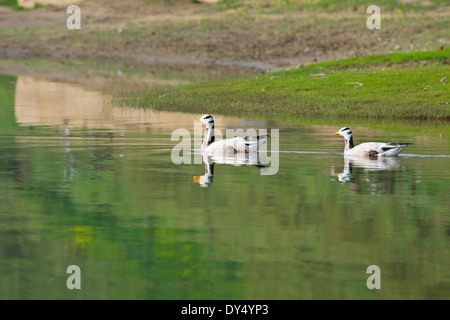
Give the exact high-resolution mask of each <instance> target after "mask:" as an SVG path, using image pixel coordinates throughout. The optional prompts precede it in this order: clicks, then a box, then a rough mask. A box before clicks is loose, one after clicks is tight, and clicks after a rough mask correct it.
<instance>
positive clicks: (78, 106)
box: [15, 76, 237, 129]
mask: <svg viewBox="0 0 450 320" xmlns="http://www.w3.org/2000/svg"><path fill="white" fill-rule="evenodd" d="M15 101H16V103H15V115H16V119H17V122H18V123H19V124H20V125H22V126H37V125H46V126H63V125H66V126H68V127H83V128H102V129H126V128H136V127H139V128H148V127H151V128H158V129H160V128H162V129H164V128H165V129H174V128H192V127H193V119H195V117H196V115H189V114H184V113H179V112H158V111H153V110H151V109H144V108H131V107H130V108H128V107H127V108H123V107H116V106H113V105H112V104H111V97H110V96H107V95H104V94H102V93H101V92H98V91H92V90H87V89H84V88H83V87H81V86H78V85H74V84H68V83H60V82H51V81H48V80H42V79H34V78H29V77H23V76H21V77H19V78H18V80H17V85H16V90H15ZM220 120H221V123H223V125H231V124H234V125H235V124H236V122H237V121H236V119H232V118H222V119H220Z"/></svg>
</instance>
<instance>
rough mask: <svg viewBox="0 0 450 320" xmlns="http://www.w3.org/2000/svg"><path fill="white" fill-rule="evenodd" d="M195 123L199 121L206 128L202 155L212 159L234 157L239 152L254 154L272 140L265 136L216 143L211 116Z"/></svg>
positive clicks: (237, 138) (206, 116) (206, 115)
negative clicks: (204, 154)
mask: <svg viewBox="0 0 450 320" xmlns="http://www.w3.org/2000/svg"><path fill="white" fill-rule="evenodd" d="M195 121H199V122H201V123H203V124H204V125H205V126H206V133H205V139H204V140H203V144H202V153H206V154H207V155H209V156H212V157H227V156H233V155H235V154H237V153H239V152H243V153H248V152H254V151H257V150H258V149H259V147H260V146H261V145H262V144H264V143H266V142H267V140H268V139H270V137H269V136H268V135H264V136H257V137H251V138H248V137H246V138H244V137H235V138H231V139H225V140H220V141H215V136H214V119H213V117H212V116H211V115H209V114H205V115H203V116H202V117H201V118H200V119H198V120H195Z"/></svg>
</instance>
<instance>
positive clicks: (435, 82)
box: [126, 49, 450, 123]
mask: <svg viewBox="0 0 450 320" xmlns="http://www.w3.org/2000/svg"><path fill="white" fill-rule="evenodd" d="M449 57H450V50H449V49H445V50H441V51H433V52H416V53H407V54H405V53H398V54H390V55H378V56H369V57H357V58H352V59H344V60H338V61H327V62H322V63H316V64H312V65H309V66H306V67H301V68H297V69H294V70H288V71H280V72H274V73H268V74H264V75H260V76H252V77H247V78H243V79H239V80H231V81H226V82H223V81H222V82H213V83H198V84H191V85H184V86H178V87H163V88H154V89H151V90H149V91H146V92H144V93H143V94H140V95H137V96H135V97H132V98H129V100H128V101H126V103H127V104H131V105H133V106H138V107H143V108H154V109H157V110H177V111H183V112H195V113H211V114H230V115H240V116H246V115H251V116H252V117H253V116H254V117H264V118H268V119H280V118H284V119H286V118H287V119H299V118H302V119H304V120H306V121H310V122H311V121H312V122H316V123H321V122H324V121H325V122H326V123H330V121H333V122H335V121H343V120H345V121H373V122H377V121H380V120H383V119H385V120H406V121H421V120H427V121H433V122H444V123H446V122H447V121H449V120H450V105H449V102H450V90H449V89H450V84H448V82H447V81H445V78H448V79H450V77H449V75H450V67H449Z"/></svg>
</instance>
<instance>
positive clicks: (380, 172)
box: [332, 156, 405, 194]
mask: <svg viewBox="0 0 450 320" xmlns="http://www.w3.org/2000/svg"><path fill="white" fill-rule="evenodd" d="M404 168H405V166H404V164H403V163H402V160H401V159H400V158H398V157H378V158H373V159H372V158H369V157H361V156H344V169H343V171H342V172H340V173H335V172H334V168H332V175H333V176H335V177H337V180H338V181H340V182H343V183H350V185H351V191H352V192H353V193H362V188H363V187H367V188H368V190H367V191H368V192H369V193H371V194H377V193H391V192H390V191H389V190H387V189H386V188H385V187H384V186H389V188H391V189H392V188H393V186H394V185H395V180H396V174H395V172H396V171H400V170H404ZM391 191H392V190H391Z"/></svg>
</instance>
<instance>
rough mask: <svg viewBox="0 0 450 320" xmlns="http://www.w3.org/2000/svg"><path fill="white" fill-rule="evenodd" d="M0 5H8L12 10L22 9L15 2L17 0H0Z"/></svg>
mask: <svg viewBox="0 0 450 320" xmlns="http://www.w3.org/2000/svg"><path fill="white" fill-rule="evenodd" d="M0 6H3V7H10V8H12V9H14V10H20V9H22V7H21V6H19V3H18V2H17V0H0Z"/></svg>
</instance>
